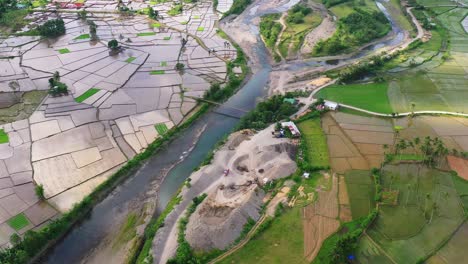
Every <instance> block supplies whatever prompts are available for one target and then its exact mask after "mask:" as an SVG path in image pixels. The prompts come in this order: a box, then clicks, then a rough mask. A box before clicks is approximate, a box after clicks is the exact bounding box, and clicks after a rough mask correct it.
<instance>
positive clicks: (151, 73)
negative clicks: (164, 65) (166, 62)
mask: <svg viewBox="0 0 468 264" xmlns="http://www.w3.org/2000/svg"><path fill="white" fill-rule="evenodd" d="M165 73H166V71H165V70H156V71H150V75H161V74H165Z"/></svg>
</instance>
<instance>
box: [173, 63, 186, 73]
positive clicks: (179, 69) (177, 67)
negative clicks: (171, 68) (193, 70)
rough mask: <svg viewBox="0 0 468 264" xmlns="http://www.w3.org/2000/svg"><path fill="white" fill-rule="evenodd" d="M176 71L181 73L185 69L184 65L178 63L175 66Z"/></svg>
mask: <svg viewBox="0 0 468 264" xmlns="http://www.w3.org/2000/svg"><path fill="white" fill-rule="evenodd" d="M175 68H176V70H178V71H183V70H184V69H185V65H184V64H183V63H180V62H178V63H177V64H176V66H175Z"/></svg>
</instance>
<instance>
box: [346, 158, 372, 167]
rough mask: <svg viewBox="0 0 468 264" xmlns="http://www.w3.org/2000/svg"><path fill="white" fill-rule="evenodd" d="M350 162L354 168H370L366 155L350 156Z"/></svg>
mask: <svg viewBox="0 0 468 264" xmlns="http://www.w3.org/2000/svg"><path fill="white" fill-rule="evenodd" d="M348 162H349V164H350V165H351V168H352V169H353V170H369V169H370V167H369V163H368V162H367V160H366V159H365V158H364V157H353V158H348Z"/></svg>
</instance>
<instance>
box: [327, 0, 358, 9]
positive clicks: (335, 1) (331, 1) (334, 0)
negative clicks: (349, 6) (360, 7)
mask: <svg viewBox="0 0 468 264" xmlns="http://www.w3.org/2000/svg"><path fill="white" fill-rule="evenodd" d="M351 1H353V0H322V3H323V4H324V5H325V6H326V7H328V8H330V7H332V6H336V5H339V4H342V3H346V2H351Z"/></svg>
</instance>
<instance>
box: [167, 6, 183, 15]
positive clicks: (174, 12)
mask: <svg viewBox="0 0 468 264" xmlns="http://www.w3.org/2000/svg"><path fill="white" fill-rule="evenodd" d="M183 10H184V6H183V5H182V4H174V5H173V6H172V8H171V9H170V10H169V11H168V12H167V14H168V15H170V16H177V15H180V14H182V11H183Z"/></svg>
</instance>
